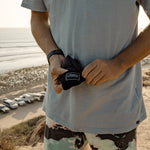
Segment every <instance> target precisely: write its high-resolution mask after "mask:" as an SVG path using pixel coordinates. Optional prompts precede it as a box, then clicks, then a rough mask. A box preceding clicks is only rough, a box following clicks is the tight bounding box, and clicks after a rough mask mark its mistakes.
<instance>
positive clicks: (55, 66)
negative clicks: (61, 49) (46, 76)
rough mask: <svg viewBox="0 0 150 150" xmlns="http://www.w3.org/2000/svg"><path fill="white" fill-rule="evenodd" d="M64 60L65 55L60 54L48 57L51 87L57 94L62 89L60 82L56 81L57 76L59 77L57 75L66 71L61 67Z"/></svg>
mask: <svg viewBox="0 0 150 150" xmlns="http://www.w3.org/2000/svg"><path fill="white" fill-rule="evenodd" d="M64 60H65V57H64V56H62V55H53V56H51V57H50V59H49V62H50V69H51V77H52V84H53V88H54V90H55V92H56V93H57V94H59V93H61V92H62V90H63V87H62V85H61V83H60V82H59V81H58V77H59V75H61V74H63V73H65V72H66V71H68V70H66V69H63V68H62V67H61V64H62V63H63V62H64Z"/></svg>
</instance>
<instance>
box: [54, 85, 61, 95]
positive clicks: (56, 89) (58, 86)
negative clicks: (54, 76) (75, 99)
mask: <svg viewBox="0 0 150 150" xmlns="http://www.w3.org/2000/svg"><path fill="white" fill-rule="evenodd" d="M54 90H55V92H56V93H57V94H60V93H61V92H62V90H63V87H62V85H61V84H55V85H54Z"/></svg>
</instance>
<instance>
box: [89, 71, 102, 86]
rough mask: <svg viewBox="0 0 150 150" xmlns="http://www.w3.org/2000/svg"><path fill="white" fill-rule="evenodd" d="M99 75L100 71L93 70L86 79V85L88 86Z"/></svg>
mask: <svg viewBox="0 0 150 150" xmlns="http://www.w3.org/2000/svg"><path fill="white" fill-rule="evenodd" d="M100 73H101V71H100V70H97V69H94V70H93V71H92V72H90V73H89V74H88V76H87V77H86V83H88V84H90V83H91V82H92V81H93V80H94V79H95V78H96V77H97V76H98V75H99V74H100Z"/></svg>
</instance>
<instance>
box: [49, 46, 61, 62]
mask: <svg viewBox="0 0 150 150" xmlns="http://www.w3.org/2000/svg"><path fill="white" fill-rule="evenodd" d="M53 55H63V56H64V53H63V51H62V50H61V49H56V50H53V51H51V52H50V53H49V54H48V55H47V60H48V63H49V64H50V62H49V59H50V57H51V56H53Z"/></svg>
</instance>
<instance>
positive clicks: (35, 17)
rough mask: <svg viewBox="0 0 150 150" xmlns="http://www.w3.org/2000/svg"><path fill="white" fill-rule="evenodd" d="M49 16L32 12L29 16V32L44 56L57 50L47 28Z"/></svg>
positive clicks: (48, 27)
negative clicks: (30, 31)
mask: <svg viewBox="0 0 150 150" xmlns="http://www.w3.org/2000/svg"><path fill="white" fill-rule="evenodd" d="M48 20H49V16H48V13H40V12H34V11H32V16H31V30H32V34H33V36H34V38H35V40H36V42H37V43H38V45H39V46H40V48H41V49H42V50H43V51H44V53H46V55H47V54H48V53H49V52H50V51H52V50H55V49H57V48H58V47H57V45H56V43H55V41H54V40H53V37H52V34H51V31H50V26H49V21H48Z"/></svg>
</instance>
